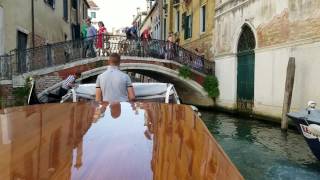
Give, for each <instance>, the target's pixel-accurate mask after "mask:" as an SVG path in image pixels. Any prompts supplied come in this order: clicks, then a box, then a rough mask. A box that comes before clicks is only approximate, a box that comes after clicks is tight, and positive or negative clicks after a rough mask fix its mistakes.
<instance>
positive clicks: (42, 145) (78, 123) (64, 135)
mask: <svg viewBox="0 0 320 180" xmlns="http://www.w3.org/2000/svg"><path fill="white" fill-rule="evenodd" d="M93 112H94V107H93V106H91V105H90V104H81V103H80V104H77V105H75V104H62V105H60V104H59V105H42V106H32V107H21V108H12V109H7V110H4V112H3V113H2V114H1V116H0V118H1V133H0V135H1V136H2V138H1V139H4V140H5V141H2V143H1V144H0V150H1V151H0V172H1V173H0V179H68V178H69V177H71V168H72V159H73V156H72V151H73V149H74V148H75V149H76V152H77V156H76V157H77V158H76V159H77V161H76V164H75V166H76V167H81V164H82V162H81V157H82V151H83V150H82V137H83V135H84V133H85V132H86V131H87V130H88V129H89V127H90V126H91V120H92V119H93V118H92V115H93Z"/></svg>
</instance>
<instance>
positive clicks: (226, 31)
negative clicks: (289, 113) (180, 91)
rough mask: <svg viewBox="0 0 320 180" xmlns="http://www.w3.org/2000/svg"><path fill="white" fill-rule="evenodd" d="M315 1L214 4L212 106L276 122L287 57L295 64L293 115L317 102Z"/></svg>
mask: <svg viewBox="0 0 320 180" xmlns="http://www.w3.org/2000/svg"><path fill="white" fill-rule="evenodd" d="M319 9H320V1H314V0H304V1H301V0H282V1H270V0H250V1H249V0H233V1H229V0H220V1H216V9H215V10H216V12H215V13H216V15H215V35H214V37H215V38H214V40H213V42H214V43H215V46H214V51H213V52H214V53H215V65H216V67H215V71H216V76H217V77H218V79H219V83H220V84H219V85H220V92H221V93H220V97H219V99H218V100H217V104H218V105H219V106H221V107H224V108H228V109H238V110H244V111H251V112H252V113H254V114H257V115H262V116H269V117H275V118H279V117H281V113H282V105H283V99H284V92H285V79H286V71H287V64H288V60H289V57H294V58H295V60H296V73H295V82H294V89H293V97H292V106H291V109H292V110H299V109H301V108H305V107H306V104H307V102H308V101H309V100H314V101H318V102H320V85H319V83H318V80H316V78H315V77H318V76H319V75H320V71H319V69H320V61H318V60H319V59H320V53H319V52H320V46H319V45H320V13H319Z"/></svg>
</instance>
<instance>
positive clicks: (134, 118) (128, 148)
mask: <svg viewBox="0 0 320 180" xmlns="http://www.w3.org/2000/svg"><path fill="white" fill-rule="evenodd" d="M105 107H106V108H98V106H97V105H96V104H95V103H92V102H89V103H85V102H79V103H63V104H45V105H36V106H28V107H17V108H9V109H6V110H5V111H2V114H1V116H0V121H1V123H0V125H1V128H0V136H1V137H0V140H1V143H0V179H1V180H2V179H59V180H60V179H130V180H131V179H139V180H140V179H155V180H162V179H166V178H167V179H174V178H177V179H188V178H189V177H190V178H191V179H213V178H214V177H217V178H218V179H225V178H231V179H241V176H240V174H239V172H238V171H237V170H236V169H235V167H234V166H233V165H232V164H231V163H230V161H229V160H228V158H227V157H226V156H225V154H224V153H223V151H222V150H221V149H220V148H219V146H218V145H217V144H216V141H215V140H214V139H213V138H212V136H211V135H210V133H209V132H208V130H207V129H206V128H205V126H204V125H203V123H202V121H201V120H200V119H199V118H198V116H196V115H195V114H194V112H193V110H192V109H191V108H190V106H186V105H172V104H158V103H134V104H129V103H121V104H120V103H118V104H117V103H114V104H111V105H108V106H105ZM101 109H102V111H104V112H105V113H104V114H101V113H100V112H101Z"/></svg>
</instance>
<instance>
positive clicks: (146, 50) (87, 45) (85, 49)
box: [0, 35, 213, 80]
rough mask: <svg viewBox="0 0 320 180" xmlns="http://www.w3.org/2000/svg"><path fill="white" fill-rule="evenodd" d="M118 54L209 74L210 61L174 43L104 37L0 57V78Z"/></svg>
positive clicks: (20, 51) (52, 45) (37, 48)
mask: <svg viewBox="0 0 320 180" xmlns="http://www.w3.org/2000/svg"><path fill="white" fill-rule="evenodd" d="M111 53H119V54H120V55H124V56H137V57H153V58H159V59H167V60H172V61H175V62H178V63H181V64H183V65H186V66H189V67H190V68H191V69H194V70H195V71H198V72H201V73H205V74H212V73H213V62H210V61H208V60H206V59H204V58H203V57H201V56H198V55H197V54H195V53H192V52H190V51H188V50H186V49H184V48H182V47H180V46H178V45H177V44H174V43H171V42H168V41H162V40H155V39H150V40H144V41H141V40H135V39H127V38H126V37H125V36H115V35H105V36H95V37H92V38H88V39H81V40H73V41H65V42H60V43H55V44H48V45H45V46H40V47H36V48H30V49H25V50H17V49H16V50H13V51H11V52H10V54H9V55H4V56H0V71H1V74H0V79H1V80H3V79H11V77H12V74H15V75H18V74H23V73H26V72H30V71H34V70H39V69H43V68H47V67H52V66H56V65H61V64H66V63H70V62H74V61H77V60H81V59H84V58H89V57H96V56H108V55H110V54H111Z"/></svg>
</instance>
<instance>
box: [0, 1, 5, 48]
mask: <svg viewBox="0 0 320 180" xmlns="http://www.w3.org/2000/svg"><path fill="white" fill-rule="evenodd" d="M3 53H4V17H3V8H2V7H1V6H0V54H3Z"/></svg>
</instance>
